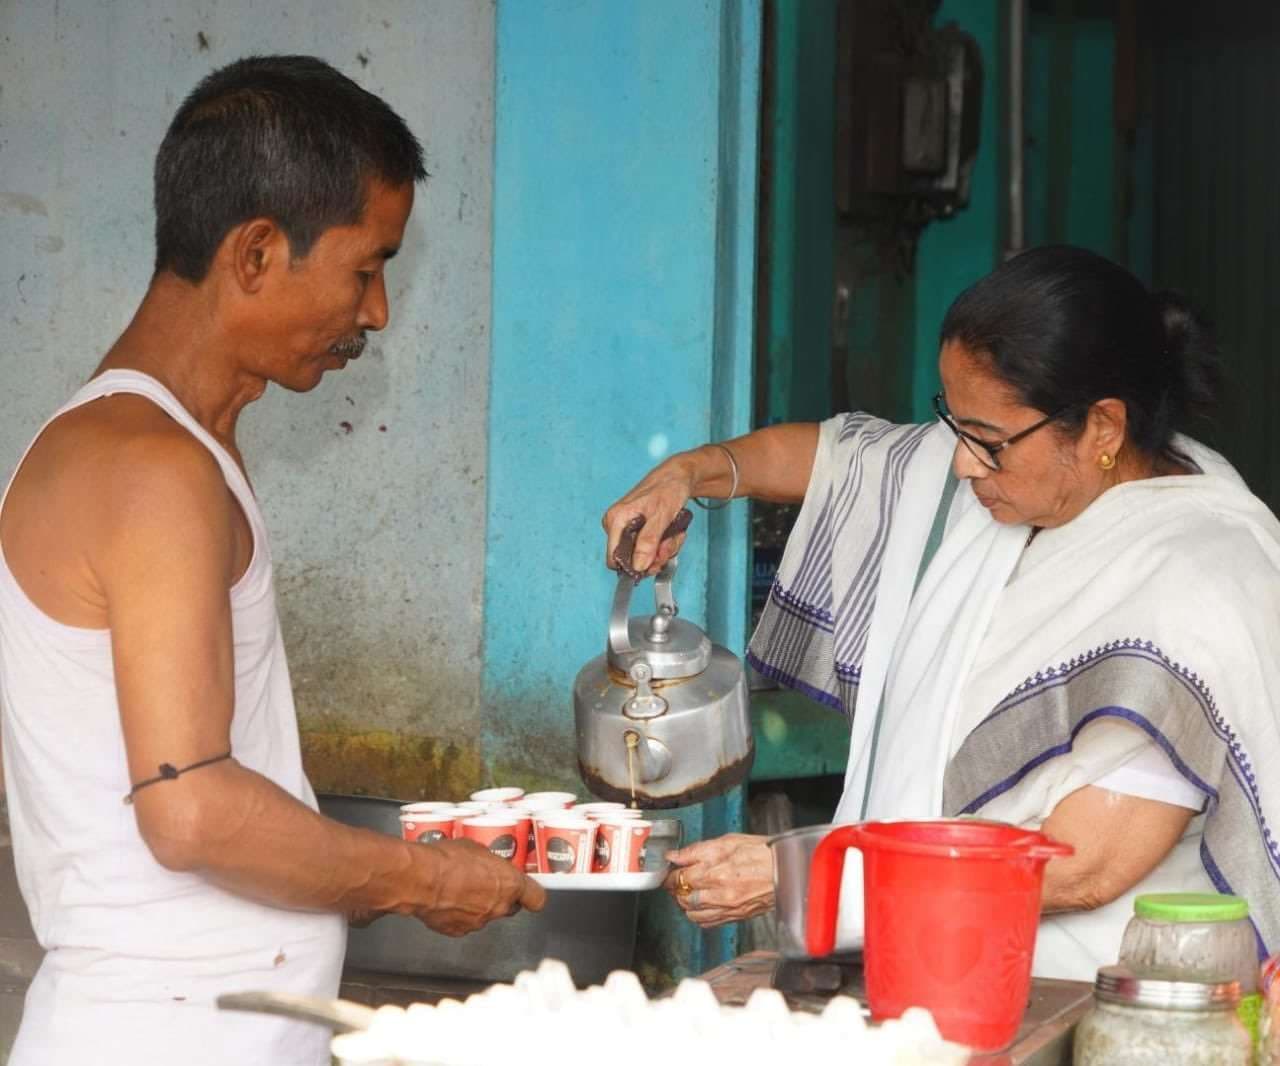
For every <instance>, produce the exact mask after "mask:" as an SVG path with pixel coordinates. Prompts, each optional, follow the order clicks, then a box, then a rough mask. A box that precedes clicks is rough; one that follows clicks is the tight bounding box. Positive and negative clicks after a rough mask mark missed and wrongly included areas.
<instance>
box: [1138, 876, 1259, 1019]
mask: <svg viewBox="0 0 1280 1066" xmlns="http://www.w3.org/2000/svg"><path fill="white" fill-rule="evenodd" d="M1119 961H1120V962H1121V963H1123V964H1125V965H1127V966H1130V967H1132V968H1133V969H1134V970H1152V969H1159V970H1167V971H1169V972H1171V973H1178V974H1180V975H1181V976H1183V977H1185V978H1187V979H1188V980H1192V981H1202V980H1206V979H1209V978H1220V977H1224V976H1226V977H1231V978H1233V979H1234V980H1236V981H1239V982H1240V992H1241V994H1242V995H1246V996H1247V995H1251V994H1253V993H1254V992H1256V991H1257V990H1258V939H1257V937H1256V936H1255V935H1254V932H1253V923H1252V922H1250V921H1249V904H1248V901H1246V900H1243V899H1241V898H1240V897H1239V896H1225V895H1219V894H1217V893H1214V892H1169V893H1160V894H1153V895H1145V896H1139V897H1138V898H1137V899H1135V900H1134V901H1133V917H1132V918H1130V919H1129V924H1128V925H1127V926H1126V927H1125V931H1124V939H1123V940H1122V941H1121V943H1120V959H1119Z"/></svg>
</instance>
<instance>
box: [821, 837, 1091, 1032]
mask: <svg viewBox="0 0 1280 1066" xmlns="http://www.w3.org/2000/svg"><path fill="white" fill-rule="evenodd" d="M848 848H858V849H859V850H860V851H861V852H862V869H863V898H864V901H865V903H864V910H865V938H866V939H865V946H864V964H865V970H866V982H867V1005H868V1006H869V1007H870V1008H871V1013H872V1014H873V1015H874V1016H875V1017H877V1018H897V1017H899V1016H900V1015H901V1014H902V1012H903V1011H905V1010H906V1009H907V1008H908V1007H925V1008H927V1009H928V1010H929V1011H930V1012H931V1013H932V1014H933V1019H934V1021H935V1022H936V1023H937V1025H938V1028H939V1030H941V1032H942V1035H943V1036H945V1037H946V1038H947V1039H948V1040H953V1041H955V1042H956V1043H958V1044H964V1045H965V1046H967V1047H969V1048H972V1049H973V1050H975V1051H995V1050H998V1049H999V1048H1002V1047H1005V1046H1006V1045H1008V1044H1009V1043H1010V1042H1011V1041H1012V1040H1013V1038H1014V1037H1015V1036H1016V1035H1017V1032H1018V1026H1019V1024H1020V1023H1021V1021H1022V1015H1023V1012H1024V1011H1025V1010H1026V1007H1027V1001H1028V997H1029V995H1030V992H1031V956H1032V953H1033V951H1034V950H1035V943H1036V928H1037V926H1038V924H1039V921H1040V887H1041V882H1042V881H1043V880H1044V864H1045V863H1046V862H1048V861H1049V860H1050V859H1052V858H1055V857H1057V856H1065V855H1071V854H1073V850H1074V849H1072V848H1071V847H1069V846H1068V845H1066V844H1058V843H1056V842H1054V841H1052V840H1050V839H1049V838H1048V837H1046V836H1045V835H1044V834H1043V833H1038V832H1034V831H1029V830H1026V829H1019V828H1017V827H1016V826H1012V825H1004V824H1003V823H999V822H982V821H976V820H971V819H955V820H939V821H929V822H864V823H862V824H861V825H850V826H842V827H840V828H838V829H835V830H833V831H832V832H830V833H828V834H827V836H826V837H824V838H823V840H822V843H820V844H819V845H818V847H817V849H816V850H815V851H814V853H813V860H812V863H811V865H810V872H809V912H808V915H807V919H806V930H805V931H806V934H807V936H806V939H807V947H808V951H809V954H810V955H812V956H814V957H821V956H824V955H829V954H831V951H832V949H833V948H834V947H835V936H836V913H837V911H838V909H839V904H840V878H841V874H842V872H843V870H844V853H845V850H846V849H848Z"/></svg>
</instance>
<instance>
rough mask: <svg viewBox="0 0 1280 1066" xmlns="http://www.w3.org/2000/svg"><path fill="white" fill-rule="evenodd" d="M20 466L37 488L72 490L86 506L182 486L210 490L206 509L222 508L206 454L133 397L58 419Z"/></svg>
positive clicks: (215, 470)
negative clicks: (92, 501) (41, 484)
mask: <svg viewBox="0 0 1280 1066" xmlns="http://www.w3.org/2000/svg"><path fill="white" fill-rule="evenodd" d="M27 466H29V467H32V470H31V472H32V473H33V475H35V479H36V480H37V481H45V488H47V489H54V490H55V491H56V488H58V486H68V485H74V486H76V488H77V489H78V494H79V495H81V497H82V498H87V499H100V500H104V502H106V500H110V502H113V503H119V502H123V500H124V499H125V498H128V497H131V495H134V494H137V493H145V494H154V493H160V494H164V493H166V490H180V489H183V488H184V486H186V488H187V489H188V490H196V491H198V490H200V489H205V490H209V489H216V490H218V491H215V493H212V495H211V499H210V502H211V503H216V504H221V505H225V490H224V489H223V485H224V480H223V473H221V470H220V467H219V466H218V461H216V459H215V458H214V456H212V453H211V452H210V450H209V449H207V448H206V447H205V445H204V444H201V443H200V442H198V440H197V439H196V438H195V436H192V434H191V433H189V431H188V430H187V429H184V427H183V426H180V425H179V424H178V422H175V421H174V420H173V418H170V417H169V415H166V413H165V412H164V411H163V410H161V408H159V407H156V404H154V403H151V402H150V401H148V399H145V398H143V397H140V395H131V394H116V395H110V397H104V398H102V399H99V401H95V402H93V403H88V404H84V406H83V407H77V408H76V410H73V411H69V412H68V413H65V415H63V416H61V417H60V418H58V420H55V421H54V422H52V424H51V425H50V426H49V429H47V430H46V431H45V434H44V435H42V436H41V439H40V440H38V442H37V443H36V447H35V448H32V453H31V456H29V458H28V462H27ZM46 479H47V480H46Z"/></svg>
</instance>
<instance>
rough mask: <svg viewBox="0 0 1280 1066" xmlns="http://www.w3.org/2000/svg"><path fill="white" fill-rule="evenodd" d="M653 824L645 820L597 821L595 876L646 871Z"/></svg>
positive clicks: (593, 866) (605, 818) (594, 854)
mask: <svg viewBox="0 0 1280 1066" xmlns="http://www.w3.org/2000/svg"><path fill="white" fill-rule="evenodd" d="M651 832H653V824H652V823H651V822H646V821H644V820H643V819H637V818H628V817H625V816H623V817H617V816H614V817H612V818H609V817H607V816H606V817H601V818H600V819H598V820H597V821H596V845H595V849H594V851H593V852H592V864H591V869H592V871H593V872H594V873H608V874H635V873H643V872H644V846H645V843H646V842H647V841H648V839H649V834H650V833H651Z"/></svg>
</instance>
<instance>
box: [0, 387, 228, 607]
mask: <svg viewBox="0 0 1280 1066" xmlns="http://www.w3.org/2000/svg"><path fill="white" fill-rule="evenodd" d="M233 507H234V504H233V503H232V500H231V497H230V495H229V493H228V491H227V487H226V482H225V480H224V478H223V475H222V471H221V468H220V467H219V466H218V462H217V460H216V459H215V458H214V456H213V454H212V453H211V452H210V451H209V450H208V449H207V448H206V447H205V446H204V445H203V444H201V443H200V441H198V440H196V439H195V438H194V437H193V436H192V435H191V434H190V433H189V432H188V431H187V430H186V429H184V428H183V427H182V426H180V425H178V424H177V423H176V422H174V420H173V419H171V418H170V417H169V416H168V415H166V414H165V413H164V412H163V411H162V410H160V409H159V408H157V407H156V406H155V405H154V404H152V403H150V402H149V401H147V400H146V399H143V398H142V397H138V396H131V395H118V396H110V397H105V398H103V399H101V400H96V401H94V402H93V403H91V404H86V405H84V406H83V407H78V408H76V409H74V410H72V411H68V412H67V413H66V414H64V415H62V416H60V417H59V418H57V419H55V420H54V421H53V422H52V423H51V424H50V425H49V427H48V428H47V429H46V430H45V431H44V433H42V434H41V435H40V438H39V439H38V440H37V441H36V443H35V445H34V446H33V447H32V449H31V451H30V453H29V455H28V456H27V458H26V460H25V461H24V463H23V464H22V466H21V468H20V469H19V470H18V472H17V475H16V476H15V478H14V480H13V485H12V487H11V489H10V491H9V497H8V499H7V501H6V503H5V507H4V511H3V513H2V514H0V544H2V546H3V550H4V554H5V558H6V560H7V561H8V564H9V567H10V569H11V570H12V571H13V573H14V576H15V577H16V578H17V579H18V581H19V583H20V584H21V585H22V586H23V587H24V589H25V590H26V591H27V594H28V596H29V597H30V598H31V599H32V600H33V601H34V602H35V603H36V604H37V605H38V606H40V607H41V608H43V609H44V610H45V611H46V613H48V614H50V615H51V616H52V617H54V618H56V619H58V620H60V621H64V622H66V623H68V624H72V625H86V626H98V625H101V624H102V610H103V609H104V608H105V589H104V586H105V583H106V582H107V581H108V578H109V576H110V574H111V573H112V572H114V571H118V570H120V569H121V566H122V564H124V565H125V567H126V568H130V567H132V565H133V564H132V563H131V562H130V560H132V559H140V560H145V559H152V560H156V559H158V558H159V555H160V552H161V550H162V549H164V548H165V546H166V545H171V544H174V543H181V544H185V545H187V546H188V547H189V548H190V550H191V551H192V552H197V551H203V552H208V553H209V555H210V558H211V561H212V565H213V566H215V567H222V568H225V567H226V566H228V565H232V564H231V563H230V562H228V560H232V559H233V558H234V555H235V549H234V541H235V537H234V533H233V526H232V522H231V521H229V520H228V519H229V517H230V516H231V515H232V508H233Z"/></svg>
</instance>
